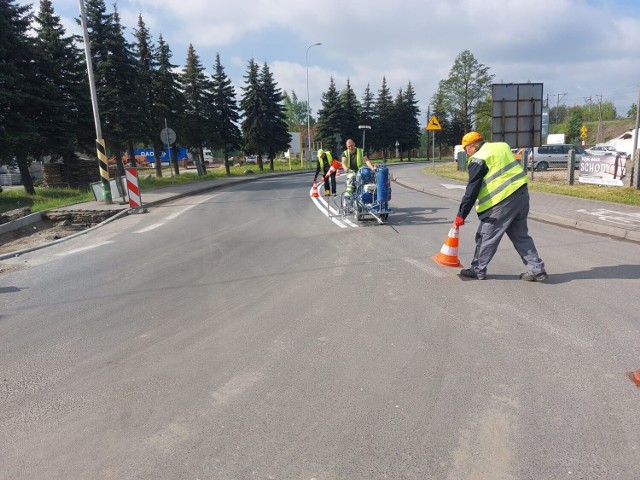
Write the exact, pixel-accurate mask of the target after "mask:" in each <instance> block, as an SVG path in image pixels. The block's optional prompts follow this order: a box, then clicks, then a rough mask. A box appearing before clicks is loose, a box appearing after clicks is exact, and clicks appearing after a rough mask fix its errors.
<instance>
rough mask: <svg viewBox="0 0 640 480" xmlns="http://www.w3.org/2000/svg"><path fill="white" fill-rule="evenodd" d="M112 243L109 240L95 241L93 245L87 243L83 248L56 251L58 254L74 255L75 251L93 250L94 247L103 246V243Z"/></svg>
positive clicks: (62, 255)
mask: <svg viewBox="0 0 640 480" xmlns="http://www.w3.org/2000/svg"><path fill="white" fill-rule="evenodd" d="M110 243H113V241H112V240H107V241H104V242H99V243H94V244H93V245H86V246H84V247H81V248H74V249H73V250H68V251H66V252H62V253H56V256H57V257H64V256H65V255H72V254H74V253H80V252H86V251H87V250H93V249H94V248H98V247H102V246H103V245H109V244H110Z"/></svg>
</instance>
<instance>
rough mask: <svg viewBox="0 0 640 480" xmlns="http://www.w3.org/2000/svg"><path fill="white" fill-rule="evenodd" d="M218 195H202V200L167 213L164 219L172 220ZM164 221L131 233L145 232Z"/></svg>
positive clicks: (162, 223)
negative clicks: (169, 213)
mask: <svg viewBox="0 0 640 480" xmlns="http://www.w3.org/2000/svg"><path fill="white" fill-rule="evenodd" d="M218 195H220V194H219V193H216V194H215V195H209V196H208V197H204V198H203V199H202V200H200V201H199V202H198V203H194V204H191V205H187V206H186V207H184V208H183V209H182V210H179V211H177V212H175V213H172V214H171V215H169V216H168V217H167V218H166V220H173V219H175V218H177V217H179V216H180V215H182V214H183V213H185V212H187V211H189V210H191V209H192V208H193V207H196V206H198V205H201V204H202V203H205V202H208V201H209V200H211V199H212V198H215V197H217V196H218ZM165 223H166V222H161V223H154V224H153V225H149V226H148V227H145V228H143V229H140V230H136V231H135V232H133V233H146V232H150V231H151V230H155V229H156V228H158V227H161V226H163V225H164V224H165Z"/></svg>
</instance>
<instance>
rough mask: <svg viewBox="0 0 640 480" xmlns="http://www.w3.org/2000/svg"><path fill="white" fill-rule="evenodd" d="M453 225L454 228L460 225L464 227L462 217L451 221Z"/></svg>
mask: <svg viewBox="0 0 640 480" xmlns="http://www.w3.org/2000/svg"><path fill="white" fill-rule="evenodd" d="M453 224H454V225H455V226H456V227H461V226H462V225H464V218H462V217H456V218H455V219H454V220H453Z"/></svg>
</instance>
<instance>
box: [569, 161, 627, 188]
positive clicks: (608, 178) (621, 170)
mask: <svg viewBox="0 0 640 480" xmlns="http://www.w3.org/2000/svg"><path fill="white" fill-rule="evenodd" d="M626 173H627V159H626V158H625V157H624V156H623V155H582V159H581V160H580V178H579V181H580V182H581V183H593V184H595V185H608V186H614V187H622V186H623V178H624V177H625V175H626Z"/></svg>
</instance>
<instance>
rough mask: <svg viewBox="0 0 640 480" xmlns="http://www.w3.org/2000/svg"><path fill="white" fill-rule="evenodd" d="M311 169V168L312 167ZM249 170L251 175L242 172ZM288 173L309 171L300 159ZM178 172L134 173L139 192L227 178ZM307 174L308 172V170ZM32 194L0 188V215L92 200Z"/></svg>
mask: <svg viewBox="0 0 640 480" xmlns="http://www.w3.org/2000/svg"><path fill="white" fill-rule="evenodd" d="M314 168H315V166H314ZM249 170H250V171H251V172H252V173H251V174H248V173H246V172H247V171H249ZM291 170H309V168H308V167H306V163H305V165H304V166H301V165H300V160H298V161H297V162H293V161H292V164H291ZM180 171H181V172H182V173H181V174H180V175H173V176H172V175H171V171H170V170H169V169H168V168H166V167H165V168H163V169H162V175H163V176H162V177H156V176H155V170H154V169H152V168H145V169H142V168H141V169H139V170H138V179H139V183H140V190H141V191H143V192H144V191H145V190H147V191H148V190H153V189H156V188H162V187H167V186H170V185H175V184H181V183H192V182H201V181H204V180H212V179H216V178H225V177H227V173H226V170H225V169H224V167H218V168H212V167H208V168H207V174H206V175H204V176H199V175H198V174H197V173H196V170H195V168H190V169H188V170H187V171H184V170H183V169H182V168H181V169H180ZM274 171H275V172H284V171H287V172H288V171H290V170H289V162H288V161H287V162H279V161H276V162H275V163H274ZM309 171H310V170H309ZM267 173H271V170H270V168H269V165H268V164H265V165H264V171H263V172H260V168H259V167H258V166H257V165H244V166H241V167H231V176H236V177H238V176H245V175H263V174H267ZM35 190H36V194H35V195H28V194H27V193H26V192H25V190H24V188H23V187H20V188H18V189H15V190H14V189H11V190H9V189H6V188H5V189H4V191H3V192H2V193H0V214H1V213H4V212H8V211H10V210H15V209H17V208H22V207H31V211H32V212H34V213H35V212H41V211H44V210H49V209H52V208H57V207H62V206H64V205H71V204H73V203H78V202H87V201H91V200H95V198H94V196H93V193H91V192H90V191H87V192H84V191H82V190H79V189H72V188H49V187H36V189H35Z"/></svg>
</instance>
